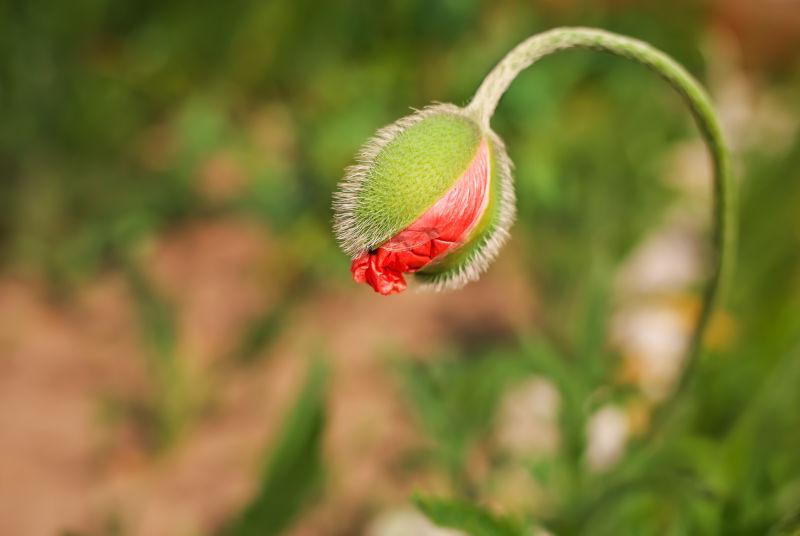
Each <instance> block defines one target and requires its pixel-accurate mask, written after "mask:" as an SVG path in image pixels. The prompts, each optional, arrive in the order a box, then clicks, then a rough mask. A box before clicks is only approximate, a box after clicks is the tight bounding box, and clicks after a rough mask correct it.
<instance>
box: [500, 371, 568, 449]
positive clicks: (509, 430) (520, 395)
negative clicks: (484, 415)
mask: <svg viewBox="0 0 800 536" xmlns="http://www.w3.org/2000/svg"><path fill="white" fill-rule="evenodd" d="M560 406H561V396H560V395H559V393H558V390H557V389H556V388H555V386H554V385H553V384H552V383H551V382H550V381H548V380H546V379H544V378H541V377H533V378H530V379H528V380H525V381H523V382H521V383H519V384H517V385H515V386H513V387H512V388H511V389H509V390H508V392H507V393H506V394H505V396H504V397H503V400H502V401H501V403H500V410H499V413H498V416H497V427H496V437H497V442H498V443H499V445H500V447H501V448H503V449H505V450H506V451H508V452H510V453H511V454H514V455H517V456H521V457H532V456H542V455H548V454H553V453H554V452H555V451H556V449H558V445H559V442H560V434H559V429H558V413H559V408H560Z"/></svg>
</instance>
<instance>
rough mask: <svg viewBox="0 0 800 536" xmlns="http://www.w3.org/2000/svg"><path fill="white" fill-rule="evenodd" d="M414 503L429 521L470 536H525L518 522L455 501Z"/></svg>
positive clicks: (428, 499) (422, 499) (416, 500)
mask: <svg viewBox="0 0 800 536" xmlns="http://www.w3.org/2000/svg"><path fill="white" fill-rule="evenodd" d="M414 503H415V504H416V505H417V507H418V508H419V509H420V510H422V512H423V513H424V514H425V515H426V516H428V519H430V520H431V521H433V522H434V523H436V524H437V525H439V526H440V527H447V528H451V529H457V530H460V531H463V532H465V533H467V534H469V536H523V535H524V534H525V531H524V530H523V529H522V527H520V526H519V525H518V524H517V523H516V522H514V521H512V520H510V519H506V518H501V517H497V516H495V515H493V514H492V513H490V512H488V511H487V510H484V509H483V508H481V507H479V506H477V505H474V504H471V503H467V502H463V501H457V500H453V499H439V498H432V497H421V496H419V495H417V496H415V497H414Z"/></svg>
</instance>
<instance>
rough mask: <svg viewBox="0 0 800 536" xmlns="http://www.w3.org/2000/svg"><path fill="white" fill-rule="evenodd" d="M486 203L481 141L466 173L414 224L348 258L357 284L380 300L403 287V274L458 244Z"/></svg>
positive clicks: (484, 155) (485, 149)
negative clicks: (362, 285) (366, 285)
mask: <svg viewBox="0 0 800 536" xmlns="http://www.w3.org/2000/svg"><path fill="white" fill-rule="evenodd" d="M488 203H489V147H488V145H487V143H486V140H483V141H482V142H481V144H480V146H479V147H478V152H477V154H476V155H475V158H473V160H472V162H471V163H470V165H469V167H468V168H467V170H466V171H465V172H464V174H463V175H462V176H461V178H459V179H458V181H457V182H456V183H455V184H454V185H453V187H452V188H450V190H448V192H447V193H446V194H445V195H444V196H443V197H442V198H441V199H439V201H437V202H436V204H434V205H433V206H432V207H431V208H429V209H428V210H427V211H426V212H425V213H424V214H423V215H422V216H421V217H420V218H419V219H418V220H417V221H415V222H414V223H412V224H411V225H409V226H408V227H406V228H405V229H403V230H402V231H400V232H399V233H398V234H397V235H395V236H394V237H392V238H390V239H389V240H388V241H386V242H385V243H384V244H383V245H381V247H379V248H378V249H376V250H373V251H365V252H364V253H362V254H361V255H359V256H358V257H356V258H355V259H354V260H353V264H352V265H351V266H350V271H351V272H352V273H353V280H354V281H356V282H357V283H367V284H368V285H370V286H371V287H372V288H373V289H375V291H376V292H378V293H380V294H383V295H384V296H386V295H389V294H396V293H399V292H402V291H404V290H405V289H406V287H407V284H406V280H405V277H403V274H404V273H413V272H416V271H417V270H421V269H422V268H424V267H425V266H427V265H428V264H430V263H431V262H433V261H434V260H436V259H438V258H439V257H441V256H442V255H444V254H445V253H447V252H448V251H450V250H452V249H454V248H456V247H458V246H460V245H462V244H463V243H464V241H466V239H467V237H468V236H469V234H470V232H471V231H472V230H473V229H474V228H475V225H477V223H478V221H480V219H481V216H482V215H483V213H484V211H485V210H486V206H487V205H488Z"/></svg>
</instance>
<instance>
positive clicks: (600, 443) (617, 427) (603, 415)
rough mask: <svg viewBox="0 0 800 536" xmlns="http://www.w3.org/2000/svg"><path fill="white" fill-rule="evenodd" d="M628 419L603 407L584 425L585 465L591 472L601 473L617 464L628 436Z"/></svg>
mask: <svg viewBox="0 0 800 536" xmlns="http://www.w3.org/2000/svg"><path fill="white" fill-rule="evenodd" d="M629 432H630V431H629V427H628V417H627V415H626V414H625V412H624V411H623V410H622V409H620V408H617V407H614V406H603V407H602V408H600V409H599V410H597V411H596V412H595V413H594V415H592V416H591V417H590V418H589V422H588V423H587V424H586V437H587V438H588V444H587V447H586V463H587V464H588V465H589V468H590V469H591V470H592V471H603V470H606V469H608V468H610V467H611V466H612V465H614V464H615V463H617V461H619V459H620V458H621V457H622V454H623V451H624V450H625V442H626V441H627V439H628V436H629Z"/></svg>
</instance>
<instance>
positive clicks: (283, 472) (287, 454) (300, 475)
mask: <svg viewBox="0 0 800 536" xmlns="http://www.w3.org/2000/svg"><path fill="white" fill-rule="evenodd" d="M326 378H327V368H326V367H325V366H324V363H323V362H322V361H320V360H317V361H315V362H314V363H313V364H312V366H311V370H310V371H309V373H308V379H307V380H306V384H305V387H304V388H303V390H302V392H301V393H300V395H299V396H298V398H297V402H296V403H295V406H294V409H293V410H292V412H291V414H290V415H289V416H288V417H287V419H286V421H285V423H284V425H283V431H282V433H281V436H280V439H279V440H278V443H277V444H276V445H275V447H274V448H273V450H272V454H271V456H270V458H269V462H268V463H267V465H266V468H265V471H264V474H263V476H262V478H261V486H260V489H259V491H258V493H257V494H256V496H255V497H254V498H253V499H252V500H251V501H250V503H249V504H248V505H247V506H246V507H245V508H244V509H243V510H242V512H241V513H240V514H239V515H238V516H237V517H236V518H235V519H234V521H233V522H232V523H231V524H230V526H229V527H228V528H227V530H224V531H223V534H225V535H228V536H255V535H258V536H271V535H274V534H280V533H281V531H283V530H284V529H285V528H287V527H288V526H289V525H290V523H291V522H292V520H293V519H294V518H295V517H296V516H297V514H298V513H299V512H300V511H301V510H302V509H303V508H304V507H305V506H307V505H308V503H309V501H310V500H311V499H312V498H313V497H314V495H315V494H316V492H318V491H319V488H320V485H321V482H322V475H323V466H322V456H321V440H322V435H323V431H324V427H325V391H326V388H325V386H326Z"/></svg>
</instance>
